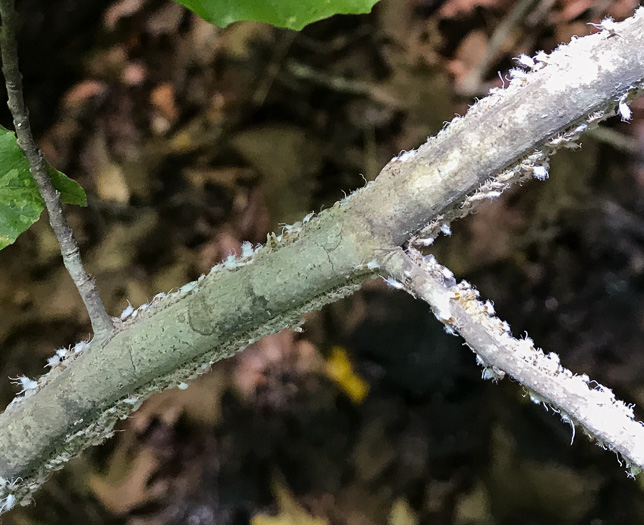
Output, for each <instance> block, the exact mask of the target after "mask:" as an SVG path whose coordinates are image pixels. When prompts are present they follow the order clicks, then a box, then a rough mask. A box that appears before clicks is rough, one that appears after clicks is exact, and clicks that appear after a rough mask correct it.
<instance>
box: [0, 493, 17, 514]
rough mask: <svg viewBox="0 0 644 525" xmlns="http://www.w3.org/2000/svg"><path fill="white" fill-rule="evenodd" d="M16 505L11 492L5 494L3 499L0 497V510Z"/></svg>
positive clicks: (5, 510)
mask: <svg viewBox="0 0 644 525" xmlns="http://www.w3.org/2000/svg"><path fill="white" fill-rule="evenodd" d="M15 506H16V497H15V496H14V495H13V494H7V495H6V496H5V497H4V499H0V512H7V511H8V510H11V509H12V508H14V507H15Z"/></svg>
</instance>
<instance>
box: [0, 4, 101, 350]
mask: <svg viewBox="0 0 644 525" xmlns="http://www.w3.org/2000/svg"><path fill="white" fill-rule="evenodd" d="M0 17H1V18H2V27H1V29H0V47H1V54H2V72H3V73H4V78H5V84H6V86H7V96H8V99H9V101H8V105H9V109H10V110H11V114H12V116H13V123H14V126H15V129H16V136H17V138H18V146H19V147H20V149H21V150H22V151H23V153H24V154H25V157H26V158H27V161H28V162H29V171H31V174H32V175H33V178H34V180H35V182H36V186H37V187H38V191H39V192H40V195H41V196H42V198H43V201H44V202H45V207H46V208H47V214H48V215H49V223H50V224H51V227H52V229H53V230H54V234H55V235H56V238H57V239H58V243H59V244H60V251H61V253H62V255H63V263H64V264H65V267H66V268H67V271H68V272H69V274H70V275H71V277H72V280H73V281H74V284H75V285H76V288H78V292H79V293H80V296H81V298H82V299H83V302H84V303H85V308H87V312H88V314H89V318H90V321H91V323H92V329H93V331H94V336H95V337H97V338H101V337H103V336H105V335H107V334H108V333H109V332H110V331H111V330H112V328H113V325H112V320H111V318H110V316H109V315H108V313H107V311H106V310H105V306H103V302H102V301H101V298H100V296H99V294H98V289H97V287H96V284H95V282H94V279H93V278H92V277H90V276H89V275H88V273H87V272H86V271H85V268H84V267H83V263H82V261H81V257H80V251H79V249H78V244H76V241H75V239H74V235H73V232H72V230H71V228H70V227H69V225H68V224H67V221H66V219H65V216H64V215H63V209H62V206H61V203H60V194H59V192H58V191H57V190H56V189H55V188H54V187H53V185H52V183H51V180H50V178H49V175H48V173H47V168H46V166H45V160H44V158H43V154H42V152H41V151H40V150H39V149H38V147H37V146H36V143H35V141H34V138H33V134H32V132H31V126H30V124H29V112H28V110H27V107H26V105H25V101H24V96H23V92H22V75H21V74H20V70H19V69H18V46H17V43H16V25H17V18H18V14H17V13H16V10H15V5H14V0H0Z"/></svg>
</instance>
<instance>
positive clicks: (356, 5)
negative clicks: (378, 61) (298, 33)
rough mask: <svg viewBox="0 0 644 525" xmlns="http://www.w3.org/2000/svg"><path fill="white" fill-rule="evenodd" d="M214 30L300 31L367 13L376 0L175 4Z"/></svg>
mask: <svg viewBox="0 0 644 525" xmlns="http://www.w3.org/2000/svg"><path fill="white" fill-rule="evenodd" d="M176 1H177V2H179V3H180V4H183V5H184V6H186V7H187V8H188V9H190V10H191V11H194V12H195V13H197V14H198V15H199V16H201V17H202V18H204V19H205V20H207V21H208V22H210V23H212V24H215V25H216V26H220V27H226V26H227V25H228V24H232V23H233V22H239V21H241V20H255V21H257V22H268V23H269V24H273V25H275V26H279V27H287V28H289V29H296V30H300V29H302V28H303V27H304V26H305V25H307V24H310V23H311V22H315V21H317V20H321V19H322V18H328V17H329V16H332V15H336V14H357V13H368V12H369V11H371V8H372V7H373V6H374V4H375V3H376V2H377V1H378V0H176Z"/></svg>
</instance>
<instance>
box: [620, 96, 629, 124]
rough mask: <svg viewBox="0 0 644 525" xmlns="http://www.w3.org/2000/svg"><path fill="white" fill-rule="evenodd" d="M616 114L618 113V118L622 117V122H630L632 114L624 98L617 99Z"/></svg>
mask: <svg viewBox="0 0 644 525" xmlns="http://www.w3.org/2000/svg"><path fill="white" fill-rule="evenodd" d="M617 113H619V116H620V117H622V122H626V121H627V120H631V118H632V117H633V112H632V111H631V108H629V107H628V104H627V103H626V97H622V98H620V99H619V104H618V105H617Z"/></svg>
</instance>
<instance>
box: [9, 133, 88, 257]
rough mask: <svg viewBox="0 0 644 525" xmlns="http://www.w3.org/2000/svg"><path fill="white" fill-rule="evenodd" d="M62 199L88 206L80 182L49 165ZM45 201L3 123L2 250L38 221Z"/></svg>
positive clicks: (48, 169)
mask: <svg viewBox="0 0 644 525" xmlns="http://www.w3.org/2000/svg"><path fill="white" fill-rule="evenodd" d="M47 171H48V173H49V175H50V177H51V180H52V184H53V185H54V187H55V188H56V189H57V190H58V191H59V192H60V194H61V199H62V201H63V202H67V203H70V204H80V205H81V206H86V205H87V197H86V195H85V192H84V191H83V188H81V187H80V186H79V184H78V183H77V182H75V181H73V180H71V179H70V178H68V177H67V176H66V175H64V174H63V173H61V172H60V171H58V170H56V169H54V168H53V167H51V166H50V165H49V164H47ZM43 208H44V203H43V200H42V197H41V196H40V193H38V189H37V188H36V183H35V182H34V179H33V177H32V176H31V173H30V172H29V163H28V162H27V159H26V158H25V156H24V154H23V153H22V151H21V150H20V148H19V147H18V143H17V141H16V136H15V135H14V134H13V132H12V131H9V130H8V129H5V128H3V127H2V126H0V250H1V249H2V248H5V247H6V246H8V245H9V244H11V243H13V242H14V241H15V240H16V238H17V237H18V235H20V234H21V233H22V232H24V231H25V230H26V229H27V228H29V226H31V225H32V224H33V223H34V222H36V221H37V220H38V218H39V217H40V214H41V213H42V210H43Z"/></svg>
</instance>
